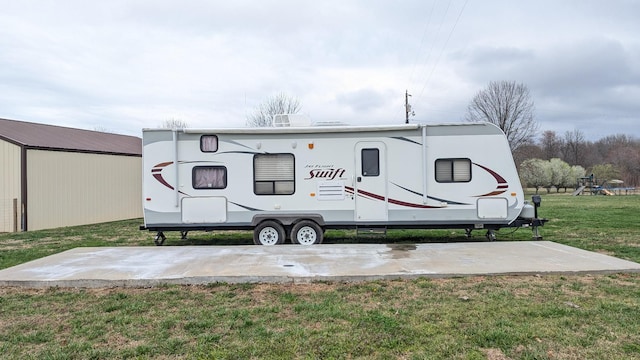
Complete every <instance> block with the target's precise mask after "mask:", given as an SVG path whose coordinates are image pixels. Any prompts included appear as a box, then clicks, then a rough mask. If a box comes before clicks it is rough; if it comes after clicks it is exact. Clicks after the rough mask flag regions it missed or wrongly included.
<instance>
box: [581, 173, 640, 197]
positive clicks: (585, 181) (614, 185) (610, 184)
mask: <svg viewBox="0 0 640 360" xmlns="http://www.w3.org/2000/svg"><path fill="white" fill-rule="evenodd" d="M623 191H624V194H625V195H628V194H629V192H635V188H634V187H626V186H624V181H622V180H618V179H613V180H604V181H602V182H601V183H600V185H598V180H597V179H596V178H595V177H594V176H593V174H591V175H590V176H586V177H579V178H577V179H576V190H575V191H574V192H573V193H572V194H571V195H573V196H578V195H581V194H583V193H584V192H589V194H591V195H622V192H623Z"/></svg>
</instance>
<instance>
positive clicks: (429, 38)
mask: <svg viewBox="0 0 640 360" xmlns="http://www.w3.org/2000/svg"><path fill="white" fill-rule="evenodd" d="M0 8H1V9H2V10H1V11H0V117H1V118H9V119H15V120H24V121H31V122H39V123H47V124H54V125H61V126H70V127H77V128H83V129H89V130H93V129H98V128H99V129H106V130H109V131H112V132H116V133H121V134H127V135H137V136H139V135H140V134H141V129H142V128H144V127H157V126H159V125H160V124H161V123H162V122H163V121H164V120H167V119H171V118H174V119H181V120H184V121H186V122H187V123H188V124H189V125H190V127H192V128H201V127H230V126H233V127H238V126H240V127H242V126H244V125H245V120H246V116H247V114H248V113H250V112H251V111H252V110H253V109H254V108H255V107H256V106H257V105H258V104H260V103H261V102H263V101H264V100H265V99H266V98H268V97H269V96H272V95H274V94H277V93H281V92H283V93H285V94H288V95H290V96H292V97H297V98H298V99H299V100H300V102H301V104H302V113H304V114H306V115H308V116H310V117H311V119H312V120H313V121H342V122H346V123H349V124H354V125H365V124H401V123H403V122H404V117H405V112H404V94H405V90H408V91H409V93H410V94H412V97H411V98H410V103H411V104H412V106H413V110H414V111H415V116H414V117H412V118H411V122H419V123H443V122H461V121H464V120H463V119H464V115H465V113H466V108H467V105H468V104H469V102H470V101H471V99H472V98H473V96H474V95H475V94H476V93H477V92H478V91H480V90H482V89H484V88H485V87H486V86H487V84H488V83H489V82H490V81H500V80H507V81H515V82H518V83H523V84H525V85H526V86H528V88H529V90H530V91H531V95H532V99H533V101H534V103H535V108H536V112H535V114H536V119H537V121H538V123H539V125H540V130H541V131H544V130H554V131H556V132H558V134H559V135H564V133H565V132H566V131H572V130H574V129H579V130H581V131H582V132H583V133H584V134H585V135H586V137H587V138H588V139H590V140H597V139H599V138H602V137H604V136H607V135H612V134H620V133H624V134H630V135H632V136H634V137H636V138H640V20H638V19H640V1H633V0H629V1H623V0H610V1H603V0H598V1H589V0H575V1H561V0H549V1H544V0H523V1H512V0H502V1H491V0H451V1H447V0H406V1H391V0H387V1H382V0H360V1H349V0H335V1H334V0H323V1H302V0H298V1H294V0H291V1H288V0H287V1H284V0H283V1H257V0H251V1H249V0H246V1H242V0H240V1H239V0H234V1H228V0H227V1H217V0H202V1H189V0H182V1H161V0H148V1H136V0H123V1H119V0H110V1H85V0H78V1H67V0H51V1H47V0H38V1H35V0H33V1H32V0H21V1H15V0H0Z"/></svg>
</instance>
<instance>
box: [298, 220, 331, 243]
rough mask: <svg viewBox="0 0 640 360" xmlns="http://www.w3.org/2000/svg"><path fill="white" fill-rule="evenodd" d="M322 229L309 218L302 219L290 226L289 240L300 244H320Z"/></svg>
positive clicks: (322, 237) (322, 236) (322, 238)
mask: <svg viewBox="0 0 640 360" xmlns="http://www.w3.org/2000/svg"><path fill="white" fill-rule="evenodd" d="M322 240H324V231H323V229H322V228H321V227H320V225H318V224H316V223H315V222H313V221H311V220H302V221H300V222H298V223H297V224H295V225H293V227H292V228H291V242H292V243H294V244H300V245H315V244H322Z"/></svg>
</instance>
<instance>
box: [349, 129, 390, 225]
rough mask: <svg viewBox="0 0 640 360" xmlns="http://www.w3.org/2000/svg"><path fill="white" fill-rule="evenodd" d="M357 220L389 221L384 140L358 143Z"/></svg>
mask: <svg viewBox="0 0 640 360" xmlns="http://www.w3.org/2000/svg"><path fill="white" fill-rule="evenodd" d="M355 150H356V171H355V173H356V182H355V194H356V197H355V202H356V219H355V220H356V221H387V219H388V218H387V204H388V199H387V151H386V146H385V144H384V143H383V142H379V141H375V142H374V141H365V142H358V143H356V149H355Z"/></svg>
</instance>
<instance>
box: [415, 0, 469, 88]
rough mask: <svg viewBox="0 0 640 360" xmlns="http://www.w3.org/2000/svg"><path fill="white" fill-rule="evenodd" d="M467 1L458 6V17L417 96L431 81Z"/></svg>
mask: <svg viewBox="0 0 640 360" xmlns="http://www.w3.org/2000/svg"><path fill="white" fill-rule="evenodd" d="M468 2H469V0H465V2H464V4H463V5H462V8H460V12H459V13H458V17H457V18H456V22H455V23H454V24H453V27H451V31H450V32H449V35H448V36H447V40H446V41H445V42H444V45H443V46H442V50H440V54H439V55H438V58H437V59H436V62H435V63H434V64H433V67H432V68H431V72H430V73H429V76H428V77H427V80H426V81H425V83H424V86H423V87H422V90H421V91H420V94H419V95H418V97H421V96H422V94H423V93H424V90H425V89H426V87H427V85H428V84H429V81H431V76H432V75H433V73H434V72H435V70H436V67H437V66H438V63H439V62H440V59H441V58H442V54H444V50H445V49H446V48H447V45H448V44H449V40H451V36H452V35H453V32H454V31H455V29H456V26H458V22H460V18H461V17H462V13H463V12H464V9H465V7H466V6H467V3H468Z"/></svg>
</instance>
